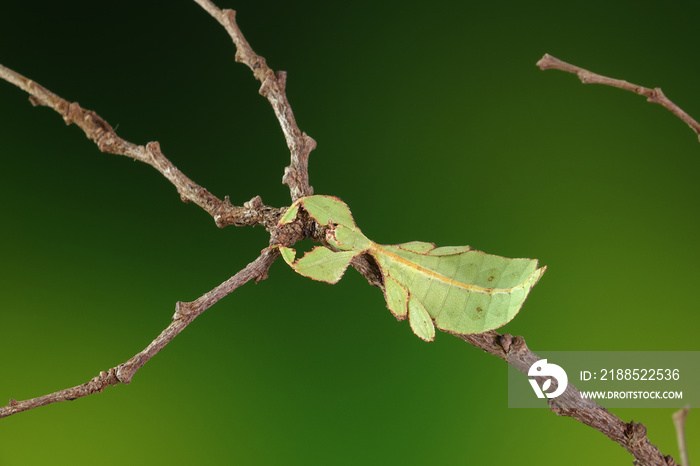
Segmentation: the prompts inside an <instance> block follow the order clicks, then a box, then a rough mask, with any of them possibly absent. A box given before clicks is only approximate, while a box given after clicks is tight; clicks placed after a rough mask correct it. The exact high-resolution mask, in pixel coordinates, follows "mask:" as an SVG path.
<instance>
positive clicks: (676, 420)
mask: <svg viewBox="0 0 700 466" xmlns="http://www.w3.org/2000/svg"><path fill="white" fill-rule="evenodd" d="M689 412H690V406H686V407H685V408H683V409H679V410H678V411H676V412H675V413H673V425H674V426H675V427H676V437H677V438H678V451H679V452H680V455H681V464H682V465H683V466H690V461H689V459H688V446H687V445H686V444H685V418H686V417H688V413H689Z"/></svg>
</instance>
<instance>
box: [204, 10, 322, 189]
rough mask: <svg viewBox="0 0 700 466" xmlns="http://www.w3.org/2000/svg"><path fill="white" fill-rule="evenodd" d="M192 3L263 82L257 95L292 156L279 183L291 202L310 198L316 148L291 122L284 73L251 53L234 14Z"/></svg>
mask: <svg viewBox="0 0 700 466" xmlns="http://www.w3.org/2000/svg"><path fill="white" fill-rule="evenodd" d="M195 2H197V3H198V4H199V5H200V6H201V7H202V8H204V9H205V10H206V11H207V13H209V14H210V15H211V16H213V17H214V19H216V20H217V21H218V22H219V23H220V24H221V25H222V26H223V27H224V28H225V29H226V32H228V34H229V36H231V39H233V43H234V44H235V46H236V61H237V62H239V63H244V64H245V65H247V66H248V67H249V68H250V69H251V70H252V71H253V74H254V75H255V79H257V80H258V81H260V82H261V83H262V85H261V86H260V91H259V92H260V94H261V95H262V96H263V97H265V98H266V99H267V100H268V101H269V102H270V104H271V105H272V109H273V110H274V111H275V115H276V116H277V119H278V120H279V122H280V126H282V132H283V133H284V138H285V139H286V141H287V147H288V148H289V151H290V152H291V155H292V161H291V164H290V165H289V166H288V167H287V168H285V170H284V177H283V178H282V183H284V184H286V185H287V186H289V190H290V192H291V196H292V201H296V200H297V199H299V198H300V197H304V196H310V195H312V194H313V188H312V187H311V186H310V185H309V153H310V152H311V151H312V150H314V149H315V148H316V141H314V140H313V138H311V137H310V136H308V135H307V134H306V133H304V132H302V131H301V130H300V129H299V126H297V122H296V120H295V119H294V113H293V112H292V107H291V106H290V105H289V101H288V100H287V95H286V93H285V87H286V84H287V73H285V72H284V71H278V72H277V73H275V72H274V71H272V69H271V68H270V67H269V66H267V63H266V62H265V59H264V58H263V57H261V56H260V55H257V54H256V53H255V52H254V51H253V49H252V48H251V47H250V44H249V43H248V41H247V40H246V39H245V37H244V36H243V33H242V32H241V30H240V29H239V28H238V25H237V24H236V12H235V11H233V10H221V9H219V7H217V6H216V5H214V3H212V2H211V1H210V0H195Z"/></svg>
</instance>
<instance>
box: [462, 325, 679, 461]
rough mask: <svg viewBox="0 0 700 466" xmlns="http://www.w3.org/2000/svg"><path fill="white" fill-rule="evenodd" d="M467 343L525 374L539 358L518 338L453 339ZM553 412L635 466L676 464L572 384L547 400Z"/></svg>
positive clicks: (634, 425)
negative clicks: (615, 447) (614, 447)
mask: <svg viewBox="0 0 700 466" xmlns="http://www.w3.org/2000/svg"><path fill="white" fill-rule="evenodd" d="M455 336H457V337H459V338H461V339H462V340H464V341H466V342H467V343H469V344H471V345H473V346H475V347H477V348H480V349H482V350H484V351H486V352H487V353H491V354H493V355H494V356H496V357H499V358H501V359H503V360H504V361H506V362H507V363H508V364H510V365H512V366H513V367H515V368H516V369H518V370H519V371H520V372H522V373H524V374H527V373H528V369H529V368H530V366H532V365H533V364H534V363H535V362H537V361H539V360H540V359H542V358H540V357H539V356H537V355H536V354H535V353H533V352H532V351H531V350H530V348H528V347H527V345H526V344H525V339H524V338H523V337H520V336H516V337H514V336H512V335H508V334H505V335H502V334H499V333H498V332H496V331H493V330H492V331H489V332H486V333H479V334H474V335H455ZM549 406H550V409H551V411H552V412H554V413H556V414H557V415H559V416H568V417H571V418H573V419H576V420H577V421H579V422H581V423H583V424H585V425H587V426H589V427H592V428H594V429H595V430H597V431H599V432H601V433H602V434H603V435H605V436H606V437H608V438H609V439H610V440H613V441H615V442H617V443H618V444H619V445H620V446H622V447H623V448H624V449H625V450H627V451H628V452H629V453H630V454H631V455H632V456H634V459H635V464H636V465H640V466H642V465H644V466H652V465H653V466H673V465H676V464H677V463H676V462H675V461H674V460H673V458H672V457H671V456H664V455H663V454H662V453H661V452H660V451H659V448H658V447H657V446H656V445H654V444H652V443H651V442H650V441H649V438H648V437H647V435H646V427H645V426H644V424H641V423H638V422H634V421H630V422H629V423H627V422H624V421H622V420H621V419H620V418H618V417H617V416H615V415H614V414H612V413H610V412H609V411H608V410H607V409H605V408H603V407H602V406H600V405H599V404H598V403H596V402H595V401H593V400H590V399H585V398H582V397H581V396H580V394H579V391H578V389H577V388H576V387H574V386H573V384H571V383H570V384H569V385H568V386H567V388H566V391H565V392H564V393H563V394H562V395H560V396H559V397H557V398H554V399H551V400H549Z"/></svg>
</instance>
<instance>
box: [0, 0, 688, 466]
mask: <svg viewBox="0 0 700 466" xmlns="http://www.w3.org/2000/svg"><path fill="white" fill-rule="evenodd" d="M219 5H220V6H222V7H229V8H235V9H237V10H238V19H239V24H240V26H241V28H242V29H243V31H244V33H245V34H246V36H247V38H248V40H249V41H250V43H251V44H252V46H253V48H254V49H255V50H256V51H257V52H258V53H260V54H261V55H263V56H265V57H266V58H267V60H268V63H269V64H270V65H271V66H272V67H273V68H274V69H282V70H286V71H288V73H289V78H288V96H289V99H290V101H291V103H292V105H293V108H294V112H295V114H296V117H297V120H298V122H299V125H300V127H301V128H302V129H303V130H304V131H306V132H307V133H308V134H310V135H311V136H313V137H314V138H315V139H316V140H317V142H318V149H317V150H315V151H314V152H313V153H312V155H311V164H310V175H311V181H312V184H313V186H314V187H315V190H316V193H319V194H333V195H337V196H339V197H341V198H342V199H343V200H345V201H346V202H347V203H348V204H349V205H350V206H351V208H352V210H353V213H354V214H355V218H356V220H357V221H358V224H359V225H360V227H361V228H362V229H363V231H364V232H365V233H366V234H367V235H368V236H369V237H370V238H372V239H373V240H375V241H378V242H383V243H397V242H403V241H410V240H424V241H433V242H436V243H437V244H438V245H461V244H469V245H471V246H472V247H475V248H478V249H481V250H484V251H487V252H490V253H493V254H500V255H504V256H509V257H537V258H539V259H540V261H541V262H542V263H543V264H545V265H547V266H548V267H549V268H548V271H547V273H546V274H545V276H544V277H543V279H542V281H541V282H540V284H538V285H537V287H536V288H535V289H534V290H533V292H532V294H531V296H530V298H528V300H527V302H526V303H525V306H524V308H523V310H522V311H521V313H520V314H519V315H518V317H517V318H516V319H515V320H514V321H513V322H511V323H510V324H508V325H507V326H506V327H505V328H504V331H506V332H510V333H513V334H519V335H524V336H525V337H526V338H527V342H528V344H529V345H530V347H531V348H532V349H533V350H535V351H537V350H542V351H544V350H551V351H557V350H558V351H563V350H700V344H699V343H698V339H697V328H698V324H699V323H700V317H699V313H698V305H697V300H696V299H695V296H694V294H695V293H694V290H696V289H697V288H698V283H699V282H700V268H698V266H697V264H698V262H699V261H700V246H698V242H697V239H698V226H699V218H698V209H697V207H698V200H699V199H700V187H699V183H698V182H697V180H698V175H699V174H700V157H698V154H699V152H700V144H698V140H697V138H696V137H695V135H694V134H693V132H692V131H690V130H689V129H688V128H687V126H686V125H685V124H684V123H682V122H681V121H680V120H678V119H677V118H676V117H674V116H673V115H671V114H670V113H669V112H667V111H666V110H664V109H663V108H661V107H660V106H657V105H651V104H648V103H646V102H645V100H644V99H643V98H641V97H639V96H635V95H633V94H631V93H627V92H623V91H621V90H618V89H612V88H606V87H602V86H583V85H581V84H580V83H579V82H578V80H577V79H576V78H575V77H574V76H572V75H569V74H565V73H562V72H558V71H547V72H542V71H540V70H539V69H538V68H536V67H535V62H536V61H537V60H538V59H539V58H540V57H541V56H542V55H543V54H544V53H545V52H548V53H551V54H553V55H555V56H557V57H559V58H561V59H563V60H566V61H569V62H572V63H575V64H578V65H580V66H583V67H586V68H589V69H591V70H593V71H597V72H599V73H603V74H607V75H609V76H612V77H619V78H623V79H627V80H629V81H632V82H635V83H639V84H642V85H647V86H649V87H653V86H661V87H663V89H664V90H665V92H666V94H667V95H668V96H669V97H670V98H671V99H673V100H674V101H676V102H677V103H678V104H679V105H681V106H682V107H683V108H684V109H685V110H686V111H687V112H688V113H690V114H691V115H695V116H696V117H700V91H699V90H698V80H699V78H700V62H698V60H697V45H698V43H699V41H700V28H698V21H699V20H700V6H699V5H698V3H697V2H649V1H623V2H609V1H601V0H593V1H589V2H575V3H574V2H568V3H562V2H560V1H557V2H554V1H551V2H534V3H533V2H520V1H513V0H511V1H500V2H478V3H475V2H464V1H449V2H448V1H445V2H433V3H430V4H427V3H424V2H418V1H411V0H409V1H406V0H404V1H401V2H393V1H392V2H368V1H358V2H352V3H347V2H321V1H314V2H311V1H308V2H289V1H287V2H283V1H271V2H260V1H249V0H226V1H225V2H224V1H223V0H220V1H219ZM0 63H2V64H4V65H6V66H8V67H11V68H13V69H15V70H16V71H18V72H20V73H23V74H25V75H26V76H28V77H31V78H32V79H34V80H36V81H38V82H39V83H41V84H43V85H45V86H46V87H48V88H49V89H51V90H53V91H54V92H56V93H58V94H59V95H61V96H63V97H65V98H67V99H69V100H74V101H79V102H80V104H81V105H83V106H84V107H86V108H89V109H93V110H96V111H97V112H98V113H99V114H100V115H102V116H103V117H104V118H105V119H106V120H107V121H109V122H110V123H111V124H112V125H113V126H115V127H116V128H117V132H118V133H119V134H120V135H121V136H122V137H124V138H126V139H127V140H129V141H132V142H135V143H139V144H144V143H146V142H148V141H152V140H158V141H160V142H161V145H162V148H163V151H164V152H165V154H166V155H167V156H168V157H169V158H170V159H171V160H172V161H173V162H174V163H175V164H176V165H177V166H178V167H179V168H180V169H181V170H183V171H184V172H185V173H186V174H187V175H189V176H190V177H191V178H192V179H194V180H195V181H197V182H199V183H200V184H202V185H203V186H205V187H206V188H208V189H209V190H211V191H212V192H213V193H215V194H216V195H218V196H220V197H223V196H224V195H227V194H228V195H230V196H231V199H232V200H233V201H234V202H235V203H237V204H239V205H240V204H242V203H243V202H244V201H247V200H248V199H250V198H251V197H253V196H255V195H258V194H259V195H261V196H262V199H263V201H264V202H266V203H267V204H269V205H275V206H282V205H288V204H289V194H288V190H287V189H286V187H285V186H283V185H281V183H280V180H281V177H282V173H283V169H284V167H285V165H287V164H288V159H289V155H288V152H287V149H286V145H285V143H284V139H283V137H282V133H281V131H280V129H279V125H278V123H277V121H276V120H275V118H274V115H273V113H272V111H271V109H270V106H269V104H268V103H267V102H266V101H265V100H264V99H263V98H261V97H260V96H259V95H258V94H257V90H258V86H259V85H258V84H257V83H256V82H255V81H254V79H253V77H252V74H251V73H250V71H249V70H248V69H247V68H246V67H244V66H242V65H240V64H236V63H235V62H234V61H233V46H232V44H231V41H230V39H229V38H228V36H227V35H226V34H225V32H224V30H223V29H222V28H221V27H220V26H219V25H218V24H217V23H216V22H215V21H214V20H213V19H212V18H211V17H209V16H208V15H207V14H206V13H205V12H204V11H203V10H202V9H201V8H200V7H199V6H197V5H196V4H195V3H194V2H191V1H184V0H180V1H171V2H156V1H152V2H145V1H121V2H94V1H72V2H52V1H37V2H3V3H2V4H1V5H0ZM0 106H1V109H2V111H1V112H0V151H1V152H0V155H1V158H0V161H1V162H0V163H2V183H0V199H2V201H1V202H2V210H3V214H2V216H1V217H0V228H1V231H0V234H1V235H2V236H1V238H2V241H0V260H1V263H2V267H1V268H0V293H1V295H2V299H1V300H0V303H1V304H0V329H1V330H0V400H2V403H5V401H6V400H7V399H9V398H10V397H12V398H16V399H26V398H30V397H35V396H39V395H43V394H45V393H47V392H51V391H55V390H58V389H61V388H65V387H68V386H72V385H77V384H80V383H82V382H85V381H87V380H89V379H90V378H91V377H93V376H95V375H97V374H98V372H99V371H100V370H105V369H107V368H109V367H112V366H115V365H117V364H119V363H121V362H123V361H124V360H126V359H128V358H129V357H131V356H132V355H133V354H135V353H136V352H138V351H140V350H141V349H142V348H144V347H145V346H146V345H147V344H148V343H149V342H150V341H151V340H152V339H153V338H154V337H155V336H156V335H157V334H158V333H159V332H160V330H161V329H163V328H164V327H165V326H166V325H167V324H168V322H169V320H170V317H171V315H172V313H173V310H174V304H175V302H176V301H177V300H192V299H195V298H196V297H197V296H199V295H200V294H202V293H204V292H206V291H208V290H209V289H211V288H213V287H214V286H216V285H217V284H219V283H220V282H222V281H223V280H225V279H227V278H228V277H229V276H230V275H232V274H233V273H235V272H236V271H237V270H239V269H240V268H242V267H243V266H245V265H246V264H247V263H248V262H250V261H251V260H253V259H254V258H255V257H256V256H257V255H258V253H259V251H260V250H261V249H262V248H264V247H265V246H266V245H267V240H268V236H267V234H266V232H265V231H264V230H263V229H262V228H261V227H256V228H247V229H236V228H233V227H229V228H226V229H223V230H220V229H217V228H216V227H215V226H214V223H213V221H212V220H211V219H210V218H209V217H208V216H207V214H205V213H204V212H203V211H201V210H200V209H199V208H197V207H196V206H193V205H187V204H183V203H182V202H180V201H179V198H178V196H177V194H176V192H175V189H174V188H173V187H172V186H171V185H169V183H168V182H167V181H165V179H163V178H162V177H161V176H160V175H159V174H158V173H157V172H156V171H155V170H153V169H152V168H150V167H148V166H145V165H143V164H140V163H136V162H133V161H131V160H127V159H125V158H122V157H118V156H114V155H108V154H101V153H100V152H99V151H98V150H97V149H96V147H95V146H94V144H93V143H92V142H90V141H88V140H87V139H86V138H85V137H84V136H83V135H82V133H81V132H80V131H79V130H78V129H77V128H76V127H75V126H71V127H68V128H66V127H65V125H64V124H63V122H62V120H61V119H60V117H58V116H57V115H56V114H55V113H53V112H52V111H50V110H47V109H43V108H42V109H35V108H32V107H31V105H29V104H28V102H27V96H26V95H25V94H24V93H23V92H21V91H20V90H18V89H16V88H14V87H13V86H11V85H9V84H7V83H0ZM506 382H507V370H506V365H505V364H504V363H503V362H502V361H500V360H498V359H496V358H495V357H493V356H491V355H488V354H484V353H483V352H482V351H480V350H477V349H474V348H473V347H471V346H469V345H467V344H465V343H464V342H462V341H461V340H459V339H457V338H454V337H451V336H449V335H447V334H442V333H441V334H438V336H437V340H436V341H435V342H434V343H432V344H426V343H424V342H422V341H420V340H419V339H418V338H416V337H415V336H414V335H413V334H412V332H411V331H410V329H409V326H408V324H407V323H405V322H403V323H397V322H396V321H395V320H394V318H393V317H392V316H391V315H390V313H389V312H388V311H387V310H386V308H385V305H384V303H383V299H382V295H381V292H380V291H379V290H377V289H376V288H372V287H370V286H367V284H366V282H364V281H363V279H362V277H361V276H360V275H359V274H357V273H356V272H355V271H350V272H349V273H348V274H347V276H346V277H345V278H344V279H343V280H342V281H341V282H340V283H339V284H338V285H336V286H328V285H325V284H321V283H316V282H312V281H311V280H308V279H305V278H303V277H301V276H298V275H296V274H295V273H293V272H292V271H291V270H290V269H289V268H288V267H287V266H286V265H284V264H283V263H281V262H278V263H276V264H274V265H273V267H272V269H271V271H270V279H269V280H266V281H263V282H261V283H258V284H256V285H253V284H248V285H246V286H245V287H243V288H241V289H239V290H237V291H236V292H235V293H234V294H233V295H232V296H229V297H227V298H226V299H225V300H223V301H222V302H220V303H219V304H217V305H216V306H215V307H213V308H212V309H210V310H209V311H207V312H206V313H205V314H204V315H203V316H202V317H200V318H199V319H198V320H196V321H195V322H194V323H193V324H192V325H191V326H190V327H189V328H188V329H187V330H185V332H184V333H183V334H181V335H180V336H179V337H178V338H176V339H175V341H173V342H172V344H170V345H168V346H167V348H166V349H165V350H164V351H163V352H162V353H161V354H159V355H158V356H157V357H155V358H154V359H153V360H152V361H151V362H149V363H148V364H147V365H146V366H145V367H144V368H143V369H142V370H141V371H140V372H138V374H137V375H136V377H135V378H134V380H133V383H132V384H131V385H130V386H128V387H127V386H119V387H116V388H115V387H110V388H108V389H106V390H105V392H104V393H103V394H100V395H93V396H90V397H88V398H84V399H81V400H79V401H75V402H73V403H62V404H58V405H52V406H49V407H44V408H40V409H37V410H34V411H30V412H27V413H23V414H20V415H17V416H12V417H10V418H7V419H3V420H2V421H0V464H2V465H12V466H14V465H44V464H52V465H73V464H84V463H88V462H99V463H100V464H106V465H111V464H123V463H126V464H133V465H150V464H166V463H167V464H183V465H187V464H212V465H215V464H240V465H268V464H269V465H281V464H285V465H287V464H304V465H307V464H338V465H357V464H406V465H409V464H410V465H426V464H479V463H481V464H483V463H486V462H489V463H496V464H505V463H511V462H512V463H518V464H538V465H542V464H548V465H549V464H551V465H555V464H568V465H584V464H586V465H588V464H600V465H607V464H610V465H613V464H614V465H617V464H629V463H630V462H631V461H632V458H631V457H630V456H629V455H628V454H627V453H626V452H625V451H624V450H623V449H622V448H620V447H619V446H618V445H617V444H615V443H613V442H611V441H610V440H608V439H607V438H605V437H604V436H603V435H601V434H600V433H598V432H596V431H594V430H592V429H590V428H588V427H585V426H583V425H581V424H579V423H577V422H575V421H573V420H571V419H568V418H558V417H557V416H555V415H554V414H552V413H550V412H549V411H547V410H545V409H542V410H532V409H531V410H527V409H523V410H517V409H508V408H507V398H506V393H507V386H506ZM615 412H616V413H617V414H619V415H620V416H621V417H622V418H623V419H625V420H626V421H629V420H630V419H634V420H635V421H638V422H643V423H645V424H646V425H647V427H648V429H649V436H650V438H651V440H652V441H653V442H654V443H655V444H657V445H658V446H659V447H660V448H661V450H662V451H663V452H664V453H666V454H672V455H674V456H675V457H678V456H677V449H676V440H675V434H674V431H673V426H672V422H671V413H672V411H671V410H662V409H639V410H617V411H615ZM698 417H700V416H697V415H695V414H693V413H692V412H691V415H690V417H689V421H688V429H689V432H688V435H689V439H688V441H689V444H690V447H691V450H690V455H691V458H696V459H697V457H698V456H699V455H700V450H698V448H697V440H698V438H699V437H700V433H699V432H700V421H699V420H698Z"/></svg>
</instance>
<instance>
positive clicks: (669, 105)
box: [537, 53, 700, 138]
mask: <svg viewBox="0 0 700 466" xmlns="http://www.w3.org/2000/svg"><path fill="white" fill-rule="evenodd" d="M537 66H539V67H540V69H541V70H542V71H544V70H561V71H566V72H568V73H573V74H575V75H576V76H578V78H579V79H580V80H581V82H582V83H583V84H605V85H606V86H613V87H618V88H620V89H624V90H626V91H630V92H634V93H635V94H639V95H641V96H644V97H646V98H647V101H648V102H652V103H655V104H659V105H662V106H664V107H665V108H666V109H667V110H668V111H670V112H671V113H673V114H674V115H676V116H677V117H678V118H680V119H681V120H683V121H684V122H685V123H686V124H687V125H688V126H690V129H692V130H693V131H695V134H696V135H698V138H700V123H698V122H697V121H695V120H694V119H693V117H691V116H690V115H688V114H687V113H685V111H683V109H681V108H680V107H679V106H678V105H676V104H674V103H673V102H672V101H671V100H670V99H669V98H668V97H666V96H665V95H664V93H663V91H661V89H660V88H658V87H656V88H654V89H650V88H648V87H643V86H639V85H637V84H632V83H630V82H627V81H623V80H621V79H613V78H608V77H607V76H602V75H600V74H596V73H593V72H591V71H588V70H585V69H583V68H581V67H578V66H576V65H572V64H570V63H566V62H564V61H561V60H559V59H558V58H556V57H553V56H551V55H549V54H548V53H545V54H544V56H543V57H542V58H541V59H540V60H539V61H538V62H537Z"/></svg>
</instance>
